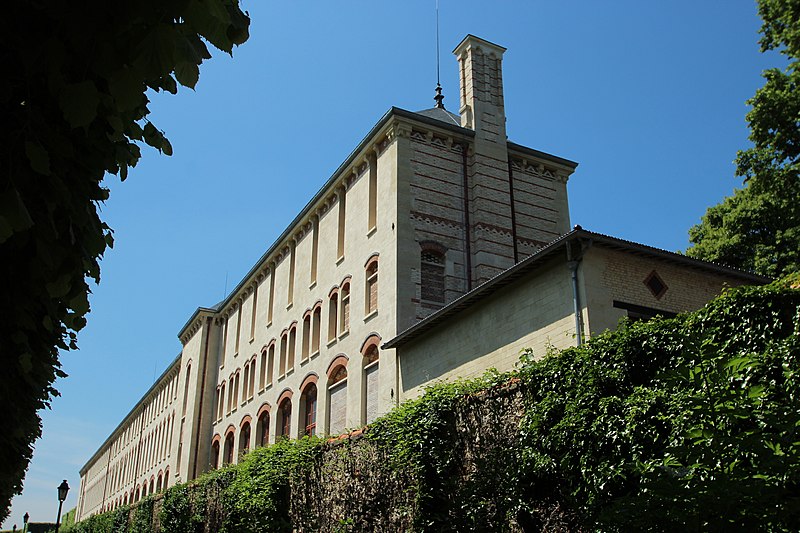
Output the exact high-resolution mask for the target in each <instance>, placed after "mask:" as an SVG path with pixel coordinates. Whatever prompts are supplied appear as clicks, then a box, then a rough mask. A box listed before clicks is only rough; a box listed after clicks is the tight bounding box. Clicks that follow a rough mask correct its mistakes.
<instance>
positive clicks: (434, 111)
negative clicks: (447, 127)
mask: <svg viewBox="0 0 800 533" xmlns="http://www.w3.org/2000/svg"><path fill="white" fill-rule="evenodd" d="M417 115H422V116H423V117H428V118H432V119H436V120H441V121H442V122H447V123H448V124H455V125H456V126H461V117H459V116H458V115H456V114H455V113H451V112H450V111H448V110H447V109H444V108H442V107H432V108H430V109H425V110H423V111H417Z"/></svg>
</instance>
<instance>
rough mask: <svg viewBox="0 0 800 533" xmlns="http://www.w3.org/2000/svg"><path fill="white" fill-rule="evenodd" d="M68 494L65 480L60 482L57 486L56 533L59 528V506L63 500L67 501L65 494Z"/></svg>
mask: <svg viewBox="0 0 800 533" xmlns="http://www.w3.org/2000/svg"><path fill="white" fill-rule="evenodd" d="M68 492H69V485H67V480H66V479H65V480H64V481H62V482H61V485H59V486H58V518H56V533H58V528H59V527H60V526H61V506H62V505H63V504H64V500H66V499H67V493H68Z"/></svg>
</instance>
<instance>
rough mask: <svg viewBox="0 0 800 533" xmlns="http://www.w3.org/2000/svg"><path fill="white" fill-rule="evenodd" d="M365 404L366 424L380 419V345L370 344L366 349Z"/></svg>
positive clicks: (364, 417) (363, 381) (363, 417)
mask: <svg viewBox="0 0 800 533" xmlns="http://www.w3.org/2000/svg"><path fill="white" fill-rule="evenodd" d="M362 383H363V384H364V385H363V388H364V390H363V395H362V398H364V404H363V409H362V419H363V422H364V424H370V423H372V422H373V421H374V420H375V419H376V418H377V417H378V391H379V390H380V388H379V385H378V344H377V342H375V343H370V344H368V345H367V346H366V348H365V349H364V376H363V378H362Z"/></svg>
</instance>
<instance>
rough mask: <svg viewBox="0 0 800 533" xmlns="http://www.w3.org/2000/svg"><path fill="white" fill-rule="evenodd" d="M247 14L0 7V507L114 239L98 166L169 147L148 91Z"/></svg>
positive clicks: (221, 2)
mask: <svg viewBox="0 0 800 533" xmlns="http://www.w3.org/2000/svg"><path fill="white" fill-rule="evenodd" d="M248 27H249V19H248V17H247V15H246V14H245V13H243V12H242V11H241V9H240V8H239V5H238V0H143V1H139V2H107V1H100V0H87V1H82V2H62V1H59V0H24V1H22V2H14V3H13V4H11V5H9V6H7V9H6V11H5V14H4V16H3V17H0V50H2V51H1V52H0V69H1V70H2V72H3V76H4V77H3V80H4V81H3V83H2V84H0V110H1V111H0V112H1V113H2V117H3V128H2V129H0V169H1V170H0V279H3V284H2V288H1V289H0V309H3V316H4V319H3V320H2V321H0V365H2V366H1V367H0V375H2V378H0V379H2V382H0V404H2V405H3V406H4V414H5V417H4V422H5V427H6V428H7V431H4V432H3V434H2V437H0V520H2V519H4V518H5V516H6V515H7V512H8V506H9V502H10V499H11V497H12V496H13V495H14V494H16V493H19V492H20V490H21V487H22V484H21V483H22V478H23V475H24V472H25V470H26V468H27V465H28V462H29V460H30V457H31V453H32V445H33V442H34V441H35V439H36V438H37V437H38V436H39V435H40V433H41V422H40V419H39V417H38V415H37V411H38V410H39V409H41V408H43V407H46V406H48V405H49V401H50V399H51V398H52V397H53V396H55V395H57V391H56V390H55V389H54V388H53V383H54V381H55V379H56V378H57V377H63V376H64V374H63V372H62V371H61V370H60V363H59V351H60V350H69V349H75V348H76V334H77V332H78V331H79V330H80V329H81V328H82V327H83V326H84V325H85V323H86V318H85V315H86V313H87V312H88V311H89V302H88V293H89V286H88V284H87V280H88V279H91V280H94V281H95V282H98V281H99V280H100V267H99V263H98V260H99V258H100V257H101V256H102V255H103V253H104V252H105V251H106V248H107V247H110V246H112V244H113V239H112V232H111V229H110V228H109V227H108V226H107V225H106V224H105V223H104V222H103V221H102V220H101V219H100V217H99V216H98V206H99V204H101V203H102V202H103V201H104V200H106V199H107V198H108V190H107V189H106V188H105V187H103V184H102V181H103V178H104V176H105V175H106V173H112V174H117V175H118V176H119V177H120V178H121V179H123V180H124V179H125V178H126V176H127V175H128V171H129V169H130V168H131V167H133V166H135V165H136V163H137V161H138V160H139V157H140V155H141V151H140V147H141V146H142V145H149V146H152V147H154V148H156V149H158V150H159V151H161V152H162V153H164V154H167V155H170V154H171V153H172V147H171V145H170V143H169V141H168V140H167V138H166V137H165V136H164V133H163V132H161V131H160V130H159V129H158V128H157V127H156V126H155V125H153V124H152V123H151V122H150V121H149V120H148V119H147V116H148V113H149V110H148V103H149V101H148V97H147V94H146V93H147V91H148V90H153V91H157V92H158V91H166V92H169V93H173V94H174V93H176V92H177V90H178V84H181V85H184V86H186V87H190V88H193V87H194V86H195V84H196V83H197V81H198V77H199V65H200V64H201V63H202V62H203V60H205V59H208V58H210V57H211V56H210V53H209V51H208V48H207V46H206V43H210V44H212V45H213V46H215V47H216V48H218V49H220V50H222V51H225V52H227V53H231V51H232V49H233V46H235V45H238V44H240V43H242V42H244V41H245V40H246V39H247V37H248Z"/></svg>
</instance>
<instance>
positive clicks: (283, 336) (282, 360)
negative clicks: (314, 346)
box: [278, 331, 289, 378]
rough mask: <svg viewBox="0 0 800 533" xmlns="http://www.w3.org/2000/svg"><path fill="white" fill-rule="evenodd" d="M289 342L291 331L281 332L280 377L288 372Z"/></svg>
mask: <svg viewBox="0 0 800 533" xmlns="http://www.w3.org/2000/svg"><path fill="white" fill-rule="evenodd" d="M288 344H289V333H288V332H287V331H284V332H283V333H282V334H281V358H280V362H279V364H278V377H279V378H280V377H283V375H284V374H286V349H287V345H288Z"/></svg>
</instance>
